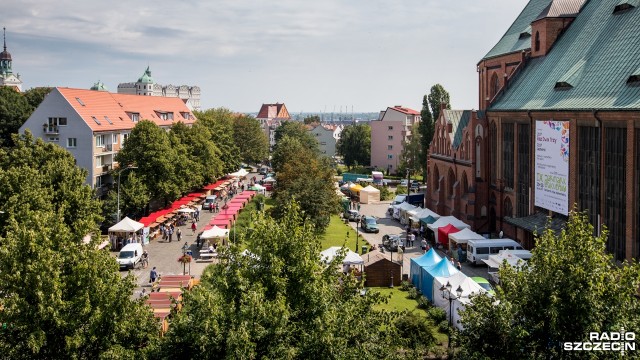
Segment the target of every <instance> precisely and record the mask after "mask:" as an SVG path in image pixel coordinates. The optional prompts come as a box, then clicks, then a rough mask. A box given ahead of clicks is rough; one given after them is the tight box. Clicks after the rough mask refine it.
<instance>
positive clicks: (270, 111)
mask: <svg viewBox="0 0 640 360" xmlns="http://www.w3.org/2000/svg"><path fill="white" fill-rule="evenodd" d="M256 118H258V119H275V118H280V119H291V116H290V115H289V111H288V110H287V107H286V106H285V105H284V104H279V103H275V104H262V107H260V111H258V116H256Z"/></svg>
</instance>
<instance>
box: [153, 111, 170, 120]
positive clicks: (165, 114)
mask: <svg viewBox="0 0 640 360" xmlns="http://www.w3.org/2000/svg"><path fill="white" fill-rule="evenodd" d="M156 115H158V117H159V118H160V119H161V120H173V112H168V111H156Z"/></svg>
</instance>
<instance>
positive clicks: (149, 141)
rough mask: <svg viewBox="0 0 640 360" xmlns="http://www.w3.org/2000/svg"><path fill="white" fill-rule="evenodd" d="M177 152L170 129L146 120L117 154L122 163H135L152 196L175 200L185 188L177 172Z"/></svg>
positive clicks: (137, 125) (121, 165)
mask: <svg viewBox="0 0 640 360" xmlns="http://www.w3.org/2000/svg"><path fill="white" fill-rule="evenodd" d="M178 159H179V158H178V155H177V152H176V150H175V149H174V148H173V147H172V144H171V140H170V139H169V135H168V134H167V132H166V131H165V130H164V129H162V128H160V127H159V126H158V125H156V124H155V123H153V122H151V121H148V120H143V121H140V122H139V123H137V124H136V126H135V127H134V128H133V130H131V133H130V134H129V137H128V138H127V141H126V143H125V146H124V148H123V149H122V150H120V151H119V152H118V154H117V155H116V159H115V160H116V161H117V162H118V164H120V167H122V168H124V167H126V166H127V165H135V166H136V167H137V169H136V170H134V171H136V172H137V173H138V174H139V175H140V178H141V179H142V181H143V182H144V183H145V184H146V185H147V188H148V189H149V191H150V193H151V196H152V197H153V198H164V199H165V200H166V201H169V200H173V199H175V198H176V197H178V195H180V193H181V192H182V188H181V186H180V182H179V180H178V178H177V176H176V173H177V172H176V166H177V165H178V164H177V163H178Z"/></svg>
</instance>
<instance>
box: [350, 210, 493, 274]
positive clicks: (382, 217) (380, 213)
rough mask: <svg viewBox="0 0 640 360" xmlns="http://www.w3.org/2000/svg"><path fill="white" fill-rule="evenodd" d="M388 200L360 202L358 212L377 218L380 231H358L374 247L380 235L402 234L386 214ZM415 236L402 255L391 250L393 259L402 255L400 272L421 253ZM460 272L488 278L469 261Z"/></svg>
mask: <svg viewBox="0 0 640 360" xmlns="http://www.w3.org/2000/svg"><path fill="white" fill-rule="evenodd" d="M390 203H391V202H390V201H381V202H379V203H372V204H361V205H360V213H361V214H363V215H371V216H375V217H377V218H378V227H379V228H380V232H379V233H378V234H371V233H364V232H362V231H360V234H361V235H362V237H363V238H364V239H365V240H367V242H368V243H369V244H372V245H373V244H375V245H376V247H378V245H380V244H382V237H383V236H384V235H388V234H403V233H404V228H403V227H402V225H400V222H399V221H398V220H395V219H393V218H392V217H391V216H390V215H388V214H387V209H388V208H389V204H390ZM349 224H350V226H351V227H352V228H354V229H355V228H356V223H354V222H350V223H349ZM418 238H419V237H416V241H415V244H414V246H413V247H406V248H405V252H404V254H403V255H399V254H398V253H396V252H393V259H394V260H396V259H397V256H402V258H403V261H402V273H403V274H409V270H410V267H411V259H412V258H414V257H418V256H420V255H422V249H421V248H420V239H418ZM438 254H439V255H440V256H444V252H443V251H441V250H438ZM462 272H463V273H464V274H465V275H467V276H482V277H484V278H487V279H488V278H489V277H488V273H487V267H486V266H474V265H470V264H469V263H463V264H462Z"/></svg>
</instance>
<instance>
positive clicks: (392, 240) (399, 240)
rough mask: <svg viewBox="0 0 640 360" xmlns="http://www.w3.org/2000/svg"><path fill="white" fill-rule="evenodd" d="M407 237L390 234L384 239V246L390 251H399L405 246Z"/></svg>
mask: <svg viewBox="0 0 640 360" xmlns="http://www.w3.org/2000/svg"><path fill="white" fill-rule="evenodd" d="M404 240H405V237H404V236H402V235H400V234H389V235H385V236H383V237H382V246H384V248H385V249H387V250H389V251H398V246H404Z"/></svg>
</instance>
